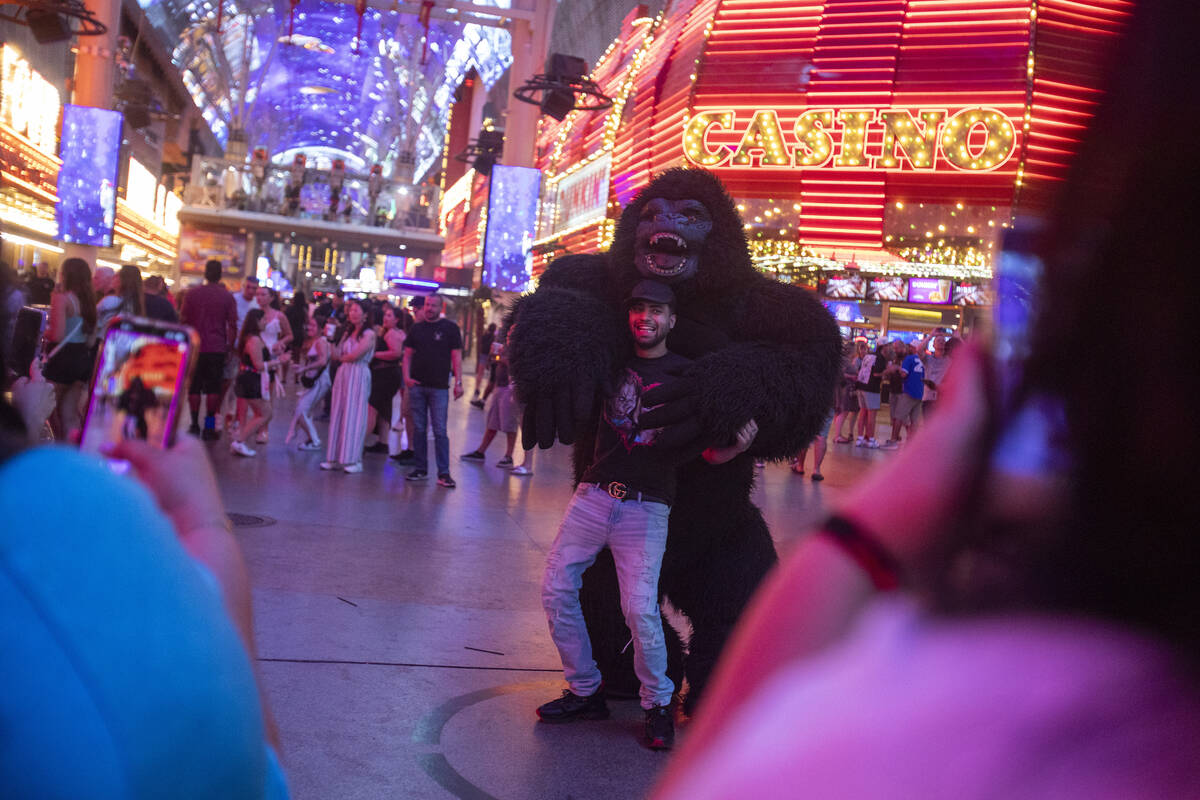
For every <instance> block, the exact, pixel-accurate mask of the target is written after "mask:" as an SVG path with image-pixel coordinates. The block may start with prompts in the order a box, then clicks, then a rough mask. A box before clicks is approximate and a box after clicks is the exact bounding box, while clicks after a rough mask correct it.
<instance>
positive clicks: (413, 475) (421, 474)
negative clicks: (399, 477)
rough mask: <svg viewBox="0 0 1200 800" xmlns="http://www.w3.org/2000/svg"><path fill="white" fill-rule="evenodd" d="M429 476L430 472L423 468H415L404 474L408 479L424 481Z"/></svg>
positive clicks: (405, 478)
mask: <svg viewBox="0 0 1200 800" xmlns="http://www.w3.org/2000/svg"><path fill="white" fill-rule="evenodd" d="M428 477H429V473H428V472H426V471H425V470H423V469H414V470H413V471H412V472H410V473H408V474H407V475H405V476H404V480H406V481H423V480H425V479H426V478H428Z"/></svg>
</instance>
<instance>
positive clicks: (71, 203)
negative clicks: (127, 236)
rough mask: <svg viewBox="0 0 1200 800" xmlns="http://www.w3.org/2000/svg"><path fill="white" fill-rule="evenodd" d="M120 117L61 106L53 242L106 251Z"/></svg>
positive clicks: (114, 201) (114, 197)
mask: <svg viewBox="0 0 1200 800" xmlns="http://www.w3.org/2000/svg"><path fill="white" fill-rule="evenodd" d="M121 123H122V117H121V112H120V111H109V110H108V109H104V108H91V107H88V106H73V105H66V106H63V122H62V148H61V152H60V154H59V155H60V158H62V167H60V168H59V171H58V205H56V206H55V208H54V217H55V221H56V222H57V223H58V238H59V240H60V241H63V242H71V243H73V244H86V245H93V246H95V247H108V246H109V245H111V244H112V233H113V222H114V221H115V219H116V213H117V170H118V167H119V163H118V160H117V159H118V156H119V154H120V152H121Z"/></svg>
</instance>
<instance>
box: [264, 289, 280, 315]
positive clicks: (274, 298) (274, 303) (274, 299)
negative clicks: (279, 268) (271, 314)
mask: <svg viewBox="0 0 1200 800" xmlns="http://www.w3.org/2000/svg"><path fill="white" fill-rule="evenodd" d="M267 291H268V292H270V293H271V302H270V303H269V305H270V306H271V308H273V309H275V310H276V311H282V310H283V304H282V303H281V302H280V301H279V292H278V291H277V290H275V289H272V288H271V287H270V286H268V287H267Z"/></svg>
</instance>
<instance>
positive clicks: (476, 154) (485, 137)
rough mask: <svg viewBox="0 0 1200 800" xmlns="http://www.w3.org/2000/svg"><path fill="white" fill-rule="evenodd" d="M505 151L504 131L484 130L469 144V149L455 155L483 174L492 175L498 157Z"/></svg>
mask: <svg viewBox="0 0 1200 800" xmlns="http://www.w3.org/2000/svg"><path fill="white" fill-rule="evenodd" d="M503 152H504V131H497V130H483V131H480V132H479V138H478V139H476V140H475V141H473V142H471V143H470V144H469V145H467V149H466V150H464V151H463V152H461V153H459V154H458V155H456V156H455V158H456V159H458V160H459V161H464V162H466V163H468V164H470V165H471V166H472V167H474V168H475V171H476V172H478V173H480V174H481V175H491V174H492V167H494V166H495V165H496V159H498V158H499V157H500V154H501V153H503Z"/></svg>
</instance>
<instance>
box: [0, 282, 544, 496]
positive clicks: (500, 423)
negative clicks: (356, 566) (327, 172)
mask: <svg viewBox="0 0 1200 800" xmlns="http://www.w3.org/2000/svg"><path fill="white" fill-rule="evenodd" d="M5 269H6V270H7V272H6V273H5V274H6V275H8V276H9V277H8V278H7V279H6V281H5V286H6V287H7V286H11V287H12V289H11V291H6V293H5V302H6V303H7V304H9V305H11V306H12V308H11V309H9V311H10V313H9V315H8V317H9V319H10V320H15V318H16V311H17V310H19V309H20V308H21V306H22V305H24V304H25V303H26V302H28V301H29V300H28V299H27V298H29V299H33V295H34V291H35V289H38V288H40V286H36V287H35V286H34V284H35V283H40V281H41V280H42V279H43V278H42V277H40V276H39V277H36V278H34V279H32V280H31V281H30V283H29V284H26V285H22V284H21V282H20V281H19V279H18V276H17V275H16V273H15V272H13V271H12V270H11V268H8V267H5ZM60 276H61V280H60V283H59V285H58V286H57V287H55V288H53V289H52V290H51V293H50V298H49V300H50V302H49V305H50V309H51V310H50V315H49V323H48V327H47V331H46V337H45V338H46V353H47V357H46V360H45V378H46V380H48V381H50V382H51V383H52V384H53V385H54V388H55V397H56V408H55V411H54V413H53V414H51V422H52V425H53V429H54V432H55V437H56V438H59V439H64V438H66V437H67V436H68V435H69V434H70V432H71V431H74V430H77V429H78V428H79V426H80V424H81V422H82V408H83V403H84V401H85V399H86V398H85V395H86V393H87V385H86V384H87V381H88V380H89V379H90V377H91V373H92V367H93V364H94V362H95V358H96V354H97V350H98V346H99V341H98V340H99V337H100V336H101V333H102V331H103V330H104V326H105V325H107V323H108V322H109V321H110V320H111V319H112V318H113V317H115V316H116V315H117V314H119V313H123V314H131V315H138V316H149V317H151V318H153V319H160V320H164V321H167V322H182V323H184V324H186V325H189V326H191V327H192V328H194V329H195V330H196V332H197V334H198V336H199V345H200V346H199V352H198V353H197V355H196V365H195V367H194V371H193V375H192V379H191V383H190V385H189V386H188V389H187V392H188V410H189V412H190V425H189V426H188V429H187V430H188V433H189V434H191V435H193V436H197V437H199V438H201V439H202V440H205V441H216V440H219V439H221V438H222V437H223V436H224V437H225V438H226V439H227V441H228V446H229V448H230V451H231V452H232V453H234V454H235V455H238V456H241V457H246V458H253V457H254V456H256V455H257V453H258V450H257V449H255V448H257V447H262V446H265V445H268V444H269V442H270V437H269V433H268V428H269V425H270V423H271V421H272V420H273V419H274V418H275V409H276V406H277V405H278V404H279V401H280V400H281V399H282V398H284V397H285V396H287V394H289V393H291V392H295V394H296V396H297V399H296V404H295V410H294V413H293V414H292V417H291V421H290V423H289V425H288V427H287V434H286V436H285V437H284V445H285V446H295V447H297V448H298V449H300V450H304V451H321V450H323V451H324V453H325V459H323V460H322V461H320V462H319V466H320V468H321V469H323V470H339V471H342V472H346V473H352V474H353V473H358V472H362V471H363V456H364V453H365V454H371V455H376V454H377V455H381V456H388V457H390V458H391V459H393V460H394V461H396V462H398V464H399V465H400V466H405V467H409V468H410V470H409V472H408V473H407V475H406V477H407V479H408V480H411V481H420V480H425V479H427V478H428V477H429V475H430V461H432V462H433V467H434V468H435V470H436V471H435V475H436V480H437V483H438V485H439V486H442V487H446V488H454V487H455V485H456V483H455V481H454V478H453V476H452V474H451V469H450V449H449V448H450V444H449V437H448V435H447V433H446V419H447V413H448V404H449V400H450V397H451V396H453V398H454V399H455V400H457V399H459V398H460V397H462V395H463V366H462V351H463V337H462V332H461V330H460V329H459V326H458V325H457V323H455V322H454V321H452V320H451V319H448V318H446V317H445V316H444V311H445V304H444V300H443V298H441V297H440V296H437V295H433V296H430V297H420V296H419V297H415V298H413V299H412V300H411V301H410V304H409V306H408V307H407V308H406V307H404V306H403V305H400V304H393V303H391V302H387V301H385V300H381V299H378V298H363V299H355V298H348V297H346V296H345V294H344V293H343V291H342V290H340V289H338V290H336V291H334V292H330V293H327V294H325V295H324V296H323V298H322V299H321V300H320V302H316V301H315V300H314V298H312V296H311V295H310V293H308V292H304V291H297V292H295V293H293V294H292V296H291V298H290V299H289V300H288V302H287V304H286V305H284V302H283V298H282V297H281V296H280V293H279V292H278V291H277V290H275V289H273V288H271V287H268V286H262V285H259V281H258V280H257V278H255V277H254V276H247V277H245V278H243V279H241V284H240V286H238V287H237V291H235V292H231V291H230V290H229V289H228V288H226V286H225V275H224V273H223V268H222V264H221V263H220V262H219V261H216V260H212V261H209V262H208V263H207V264H206V266H205V278H204V281H203V283H201V284H199V285H195V286H190V287H186V288H183V289H181V290H180V291H179V292H177V293H176V294H175V295H174V296H173V297H172V296H171V294H170V292H169V291H168V290H167V287H166V285H165V283H164V281H163V280H162V278H160V277H158V276H150V277H148V278H147V279H146V280H144V281H143V280H142V277H141V273H140V271H139V270H138V268H137V267H136V266H133V265H126V266H124V267H122V268H121V269H120V270H119V271H114V270H113V269H111V268H109V267H105V266H101V267H98V268H97V269H96V270H95V271H94V272H93V271H92V270H91V269H90V268H89V267H88V265H87V263H86V262H84V261H82V260H80V259H67V260H65V261H64V262H63V264H62V266H61V269H60ZM9 325H10V328H11V322H10V323H9ZM496 330H497V325H496V324H495V323H492V324H491V325H490V326H488V327H487V328H486V329H485V330H484V331H483V332H482V334H481V337H480V341H479V349H478V354H479V355H478V359H477V369H476V379H475V394H474V398H473V399H472V401H471V403H472V405H473V406H474V407H477V408H479V409H481V410H484V411H485V413H486V416H487V426H488V428H487V432H486V433H485V434H484V438H483V441H482V442H481V443H480V444H479V446H477V447H476V448H475V449H474V450H472V451H471V452H468V453H466V454H464V455H463V456H462V460H464V461H468V462H471V461H482V460H484V455H483V453H484V451H486V450H487V447H488V445H489V444H490V443H491V441H492V439H493V438H494V437H495V436H496V434H497V433H499V432H503V433H504V434H505V436H506V441H507V447H506V450H505V455H504V457H503V458H501V459H499V461H498V462H497V466H500V467H502V468H505V469H510V470H512V473H513V474H514V475H520V476H528V475H531V474H532V455H531V454H527V455H526V456H525V459H524V461H523V463H521V464H516V463H515V462H514V459H513V453H514V446H515V443H516V435H517V430H518V426H519V424H520V417H521V413H520V407H519V405H518V403H517V402H516V399H515V395H514V392H513V390H512V387H511V386H510V384H509V378H508V369H507V359H506V358H505V357H504V343H503V342H502V341H496V338H497V336H496ZM11 336H12V334H11V330H10V331H8V335H7V336H6V337H5V341H8V340H10V339H11ZM452 378H453V384H452V383H451V379H452ZM485 401H487V402H486V405H485ZM321 422H328V432H327V435H326V437H325V438H324V439H323V438H322V436H321V433H320V430H319V427H318V423H321ZM430 428H432V433H433V450H434V452H433V454H432V458H431V454H430V453H429V452H428V450H429V447H428V442H427V436H428V435H429V430H430Z"/></svg>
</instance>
